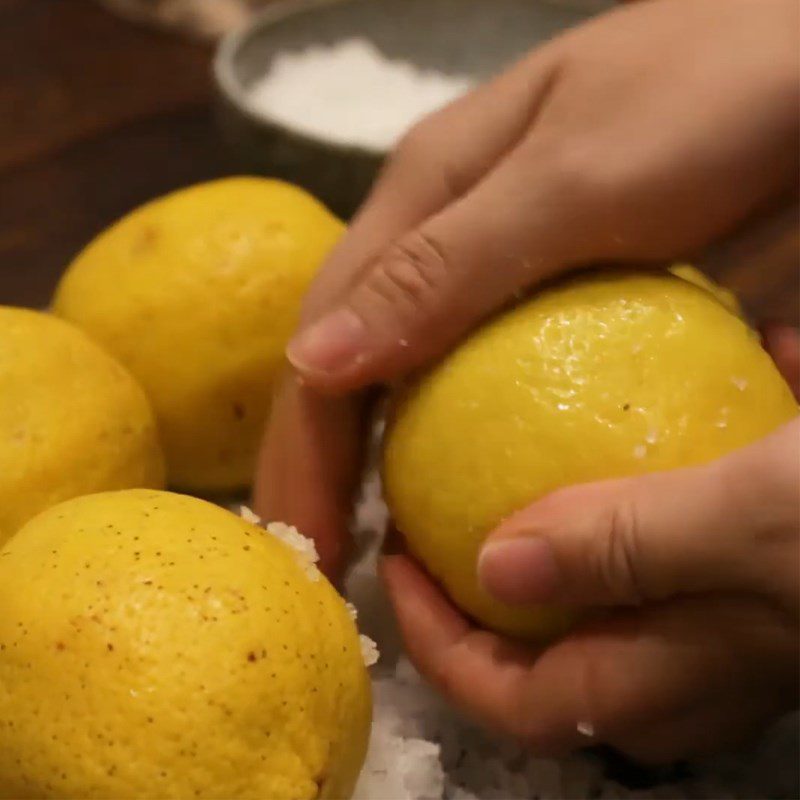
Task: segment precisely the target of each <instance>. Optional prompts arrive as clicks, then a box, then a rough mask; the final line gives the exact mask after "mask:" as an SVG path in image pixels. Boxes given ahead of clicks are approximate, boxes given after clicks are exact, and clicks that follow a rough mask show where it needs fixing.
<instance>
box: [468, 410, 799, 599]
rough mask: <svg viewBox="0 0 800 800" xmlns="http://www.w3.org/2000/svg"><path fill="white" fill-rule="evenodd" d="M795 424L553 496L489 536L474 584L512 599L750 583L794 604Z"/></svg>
mask: <svg viewBox="0 0 800 800" xmlns="http://www.w3.org/2000/svg"><path fill="white" fill-rule="evenodd" d="M799 422H800V421H798V420H794V421H793V422H791V423H789V424H788V425H785V426H784V427H783V428H781V429H779V430H777V431H775V432H774V433H773V434H771V435H770V436H768V437H766V438H765V439H763V440H761V441H760V442H757V443H756V444H754V445H751V446H750V447H747V448H744V449H743V450H740V451H737V452H735V453H732V454H731V455H729V456H727V457H725V458H723V459H720V460H718V461H716V462H713V463H711V464H708V465H705V466H700V467H692V468H687V469H680V470H674V471H671V472H662V473H655V474H651V475H643V476H639V477H634V478H626V479H621V480H611V481H604V482H601V483H595V484H588V485H583V486H574V487H570V488H567V489H563V490H561V491H558V492H555V493H553V494H551V495H549V496H548V497H545V498H544V499H542V500H540V501H538V502H537V503H534V504H533V505H532V506H530V507H529V508H528V509H526V510H524V511H522V512H520V513H519V514H516V515H515V516H513V517H512V518H510V519H509V520H507V521H506V522H505V523H503V524H502V525H501V526H500V528H499V529H498V530H497V531H496V532H495V533H494V534H493V535H492V536H491V537H490V538H489V539H488V540H487V542H486V544H485V545H484V547H483V550H482V552H481V556H480V560H479V568H478V569H479V577H480V580H481V582H482V583H483V585H484V587H485V588H486V589H487V590H488V591H489V592H490V593H491V594H493V595H494V596H496V597H497V598H498V599H500V600H504V601H505V602H508V603H516V604H524V603H532V602H542V601H558V602H566V603H575V604H587V605H589V604H592V605H594V604H609V605H620V604H622V605H627V604H633V605H636V604H640V603H642V602H645V601H650V600H660V599H663V598H667V597H670V596H672V595H675V594H680V593H684V592H701V591H715V590H734V591H736V590H751V589H754V590H757V591H762V592H766V593H768V594H770V595H774V596H775V597H776V598H778V599H781V601H782V602H785V601H786V599H787V598H794V599H793V602H795V603H796V598H795V595H796V589H794V588H793V587H794V586H796V564H797V554H798V530H797V528H798V517H797V509H798V504H800V439H799V438H798V434H799V433H800V427H799Z"/></svg>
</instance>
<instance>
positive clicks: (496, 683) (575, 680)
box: [381, 555, 585, 755]
mask: <svg viewBox="0 0 800 800" xmlns="http://www.w3.org/2000/svg"><path fill="white" fill-rule="evenodd" d="M381 575H382V577H383V580H384V582H385V585H386V587H387V591H388V594H389V598H390V600H391V602H392V606H393V608H394V611H395V615H396V617H397V620H398V624H399V626H400V630H401V634H402V636H403V640H404V642H405V645H406V650H407V652H408V654H409V657H410V658H411V660H412V661H413V663H414V665H415V666H416V667H417V669H418V670H419V671H420V673H421V674H422V675H423V676H424V677H425V678H426V679H427V680H428V681H429V682H430V683H432V684H433V685H434V686H435V687H437V688H438V689H439V690H440V691H441V692H442V693H443V694H444V695H445V696H446V697H447V698H448V699H449V700H451V701H452V702H453V703H454V704H455V705H456V706H458V707H459V708H460V709H462V710H463V711H464V712H466V713H467V714H469V715H470V716H471V717H473V718H474V719H476V720H478V721H479V722H481V723H483V724H485V725H487V726H489V727H491V728H493V729H494V730H496V731H499V732H501V733H504V734H507V735H511V736H513V737H515V738H517V739H519V740H521V741H524V742H526V743H527V744H529V745H530V746H532V747H534V748H535V749H536V750H537V752H539V753H543V754H544V753H548V754H551V755H560V754H563V753H566V752H568V751H570V750H572V749H574V748H575V747H578V746H579V745H581V744H582V743H583V742H584V737H583V735H582V734H581V733H580V732H579V731H578V727H577V726H578V721H579V720H580V719H583V718H585V714H584V710H583V709H582V708H581V702H580V697H581V691H580V690H581V680H582V678H581V675H580V673H579V672H578V671H576V670H574V669H568V670H564V671H562V672H561V673H560V675H556V674H552V672H551V668H550V661H549V660H547V659H545V660H544V661H543V662H541V664H540V662H539V661H537V653H536V651H534V650H531V649H529V648H526V647H524V646H522V645H517V644H514V643H512V642H509V641H507V640H505V639H503V638H501V637H499V636H496V635H494V634H492V633H489V632H487V631H481V630H477V629H475V628H473V627H472V626H471V625H470V624H469V623H468V622H467V620H466V619H465V618H464V617H463V616H462V615H461V614H459V613H458V611H456V610H455V608H453V606H452V605H451V604H450V603H449V602H448V601H447V599H446V598H445V597H444V596H443V595H442V593H441V592H440V591H439V590H438V588H437V587H436V586H435V585H434V584H433V583H432V582H431V581H430V579H429V578H428V577H427V576H426V575H425V574H424V573H423V572H422V571H421V570H420V569H419V568H418V567H417V566H416V565H415V564H414V562H413V561H411V559H409V558H408V557H406V556H402V555H393V556H386V557H384V558H383V560H382V562H381ZM575 663H576V662H570V666H571V667H572V666H574V664H575ZM533 676H535V678H534V677H533ZM539 685H542V686H544V687H547V692H548V695H547V697H544V696H542V697H539V695H538V686H539ZM540 703H541V705H542V708H543V709H544V711H545V712H546V713H543V714H540V713H539V710H538V706H539V705H540Z"/></svg>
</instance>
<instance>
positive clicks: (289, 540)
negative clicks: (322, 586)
mask: <svg viewBox="0 0 800 800" xmlns="http://www.w3.org/2000/svg"><path fill="white" fill-rule="evenodd" d="M239 516H240V517H241V518H242V519H243V520H244V521H245V522H249V523H250V524H251V525H261V526H262V527H263V528H264V529H265V530H266V531H267V533H269V534H271V535H272V536H274V537H275V538H276V539H280V540H281V541H282V542H283V543H284V544H287V545H289V547H290V548H291V549H292V550H293V552H294V553H295V554H296V555H297V557H298V560H299V562H300V566H302V567H303V570H304V571H305V573H306V575H307V576H308V577H309V579H310V580H312V581H318V580H319V579H320V571H319V570H318V569H317V562H318V561H319V553H317V547H316V545H315V544H314V542H313V540H312V539H309V538H308V537H307V536H303V534H302V533H300V531H298V530H297V528H294V527H292V526H291V525H286V524H285V523H283V522H269V523H267V525H262V522H261V517H259V516H258V515H257V514H254V513H253V512H252V511H251V510H250V509H249V508H248V507H247V506H240V507H239Z"/></svg>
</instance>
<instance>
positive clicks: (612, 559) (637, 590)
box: [592, 499, 645, 605]
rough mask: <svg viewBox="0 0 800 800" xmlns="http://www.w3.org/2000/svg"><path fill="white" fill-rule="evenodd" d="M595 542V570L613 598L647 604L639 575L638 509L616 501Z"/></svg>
mask: <svg viewBox="0 0 800 800" xmlns="http://www.w3.org/2000/svg"><path fill="white" fill-rule="evenodd" d="M598 527H599V530H598V535H596V536H594V537H592V541H593V542H594V559H593V561H594V571H595V575H596V577H597V579H598V582H599V584H600V585H601V586H602V587H603V588H604V589H605V590H606V591H607V592H608V594H609V596H610V598H611V599H612V600H615V601H617V602H620V603H624V604H628V605H640V604H641V603H642V602H644V600H645V597H644V595H643V592H642V589H641V585H640V583H639V579H638V574H637V565H638V564H639V563H640V559H639V540H640V535H639V522H638V514H637V510H636V506H635V504H634V503H633V502H631V501H629V500H625V499H620V500H617V501H615V502H614V503H613V504H612V505H611V507H610V508H609V510H608V511H606V512H605V513H604V514H602V515H601V517H600V520H599V523H598Z"/></svg>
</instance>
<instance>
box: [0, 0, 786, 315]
mask: <svg viewBox="0 0 800 800" xmlns="http://www.w3.org/2000/svg"><path fill="white" fill-rule="evenodd" d="M0 30H2V31H3V33H4V35H3V36H2V37H0V109H2V111H0V303H17V304H25V305H34V306H38V305H43V304H45V303H46V302H47V300H48V298H49V296H50V293H51V291H52V287H53V285H54V283H55V281H56V279H57V277H58V275H59V274H60V273H61V271H62V270H63V268H64V266H65V265H66V264H67V263H68V261H69V260H70V258H71V257H72V256H73V255H74V254H75V253H76V252H77V251H78V250H79V249H80V248H81V247H82V245H84V244H85V243H86V242H87V241H88V240H89V239H90V238H91V237H92V236H93V235H94V234H95V233H97V232H98V231H100V230H101V229H102V228H103V227H105V226H106V225H108V224H109V223H111V222H112V221H113V220H115V219H117V218H118V217H119V216H121V215H122V214H124V213H125V212H126V211H128V210H129V209H131V208H133V207H134V206H136V205H138V204H140V203H142V202H144V201H146V200H148V199H150V198H152V197H154V196H156V195H159V194H162V193H164V192H166V191H168V190H170V189H174V188H177V187H180V186H184V185H186V184H189V183H192V182H195V181H200V180H204V179H208V178H212V177H216V176H220V175H225V174H230V173H232V172H234V171H236V169H237V164H236V161H235V159H234V157H233V155H232V154H231V153H230V152H228V150H227V149H226V147H225V145H224V144H223V142H222V141H221V138H220V136H219V134H218V132H217V129H216V127H215V124H214V120H213V113H212V97H213V92H212V85H211V78H210V71H209V69H210V58H211V50H210V48H209V47H208V46H207V45H201V44H196V43H189V42H185V41H182V40H180V39H178V38H175V37H172V36H169V35H167V34H163V33H159V32H156V31H152V30H149V29H146V28H139V27H137V26H134V25H132V24H130V23H127V22H124V21H121V20H119V19H117V18H115V17H113V16H111V15H110V14H109V13H108V12H106V11H104V10H103V9H101V8H100V7H99V6H97V5H95V4H94V3H93V2H90V0H0ZM798 252H800V238H799V237H798V226H797V212H796V209H794V210H790V211H789V212H784V213H783V214H782V216H778V217H774V218H770V219H768V220H767V221H766V222H765V223H762V224H761V226H760V227H757V228H755V229H753V231H751V233H750V235H749V236H747V237H746V238H744V239H742V240H740V241H739V242H737V243H736V244H735V245H727V246H722V247H719V248H717V251H716V253H715V254H714V256H713V258H710V259H709V262H708V263H709V265H710V271H711V272H712V273H713V274H715V275H716V276H717V277H718V278H719V279H721V281H722V282H723V283H725V284H726V285H728V286H730V287H731V288H733V289H734V290H736V291H737V292H739V293H740V294H741V296H742V297H743V299H744V301H745V304H746V306H747V307H748V309H749V310H750V311H751V313H752V314H753V316H755V317H758V318H771V319H780V320H784V321H787V322H792V323H795V324H797V323H798V318H799V317H800V314H798V286H799V284H800V281H799V280H798Z"/></svg>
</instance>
